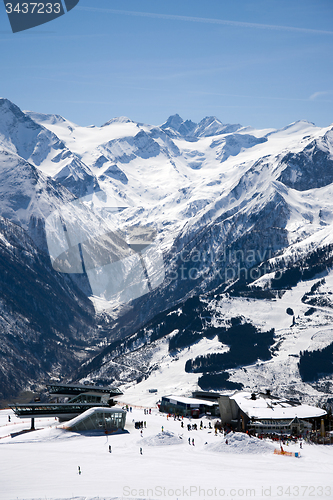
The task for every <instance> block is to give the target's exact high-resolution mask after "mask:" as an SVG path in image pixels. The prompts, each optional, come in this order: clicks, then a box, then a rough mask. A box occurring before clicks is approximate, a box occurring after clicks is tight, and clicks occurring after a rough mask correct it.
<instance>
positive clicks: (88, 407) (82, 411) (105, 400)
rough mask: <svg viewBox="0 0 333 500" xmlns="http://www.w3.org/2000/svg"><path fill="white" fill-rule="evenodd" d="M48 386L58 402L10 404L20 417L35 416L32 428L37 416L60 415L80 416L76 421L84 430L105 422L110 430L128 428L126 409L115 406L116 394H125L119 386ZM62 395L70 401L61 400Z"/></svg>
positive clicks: (32, 420) (63, 416) (97, 426)
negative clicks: (126, 424)
mask: <svg viewBox="0 0 333 500" xmlns="http://www.w3.org/2000/svg"><path fill="white" fill-rule="evenodd" d="M46 387H47V389H48V392H49V394H50V396H53V398H56V400H57V401H56V402H50V403H41V402H35V403H28V404H13V405H10V407H11V408H12V410H13V411H14V413H15V415H16V416H17V417H19V418H31V430H34V428H35V418H36V417H38V418H49V417H57V418H58V419H59V421H65V420H70V419H72V420H71V422H73V421H74V420H75V418H76V417H78V419H79V420H77V421H75V424H73V425H76V426H77V429H79V428H80V429H81V430H92V429H100V428H101V425H100V423H101V422H103V426H104V427H103V428H104V429H106V430H116V429H123V428H124V426H125V419H126V415H124V413H125V414H126V412H124V411H123V410H120V409H113V408H112V407H113V406H115V404H116V402H115V401H114V398H115V397H117V396H121V395H122V392H121V391H120V390H119V389H118V388H115V387H100V386H94V385H81V384H49V385H47V386H46ZM59 399H66V400H67V401H65V402H59ZM68 399H69V400H68ZM83 415H85V418H84V419H83V420H82V419H81V417H82V416H83ZM94 425H95V427H94Z"/></svg>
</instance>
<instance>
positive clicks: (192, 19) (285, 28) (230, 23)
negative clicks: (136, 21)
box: [77, 7, 333, 35]
mask: <svg viewBox="0 0 333 500" xmlns="http://www.w3.org/2000/svg"><path fill="white" fill-rule="evenodd" d="M77 9H80V10H86V11H89V12H103V13H108V14H121V15H124V16H136V17H150V18H154V19H167V20H172V21H188V22H192V23H206V24H218V25H223V26H237V27H240V28H254V29H264V30H275V31H291V32H296V33H307V34H312V35H333V31H324V30H315V29H310V28H296V27H294V26H277V25H274V24H258V23H244V22H241V21H227V20H225V19H211V18H207V17H190V16H176V15H173V14H157V13H154V12H136V11H129V10H115V9H102V8H99V7H77Z"/></svg>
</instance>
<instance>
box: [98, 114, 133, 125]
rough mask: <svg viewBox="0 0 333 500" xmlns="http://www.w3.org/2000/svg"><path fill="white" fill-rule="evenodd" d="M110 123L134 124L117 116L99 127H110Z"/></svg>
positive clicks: (124, 117)
mask: <svg viewBox="0 0 333 500" xmlns="http://www.w3.org/2000/svg"><path fill="white" fill-rule="evenodd" d="M112 123H134V122H133V120H131V119H130V118H127V116H118V117H116V118H111V120H109V121H107V122H106V123H103V125H101V126H102V127H107V126H108V125H111V124H112Z"/></svg>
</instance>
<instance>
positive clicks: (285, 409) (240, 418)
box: [219, 391, 326, 435]
mask: <svg viewBox="0 0 333 500" xmlns="http://www.w3.org/2000/svg"><path fill="white" fill-rule="evenodd" d="M219 407H220V416H221V420H222V424H229V425H231V426H232V427H233V429H234V430H238V431H241V430H243V431H244V430H254V431H255V432H257V433H259V434H260V433H262V434H265V433H282V434H297V435H298V434H301V433H303V432H306V431H310V430H311V429H312V421H313V420H316V419H318V422H319V425H320V418H321V417H323V416H324V415H326V411H325V410H322V409H321V408H317V407H314V406H309V405H303V404H301V403H299V402H298V401H294V400H288V399H284V398H278V397H275V396H272V395H271V394H270V391H267V392H266V393H262V392H260V393H250V392H244V391H240V392H236V393H235V394H234V395H233V396H220V398H219Z"/></svg>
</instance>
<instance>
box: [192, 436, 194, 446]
mask: <svg viewBox="0 0 333 500" xmlns="http://www.w3.org/2000/svg"><path fill="white" fill-rule="evenodd" d="M192 445H193V446H194V438H192Z"/></svg>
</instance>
